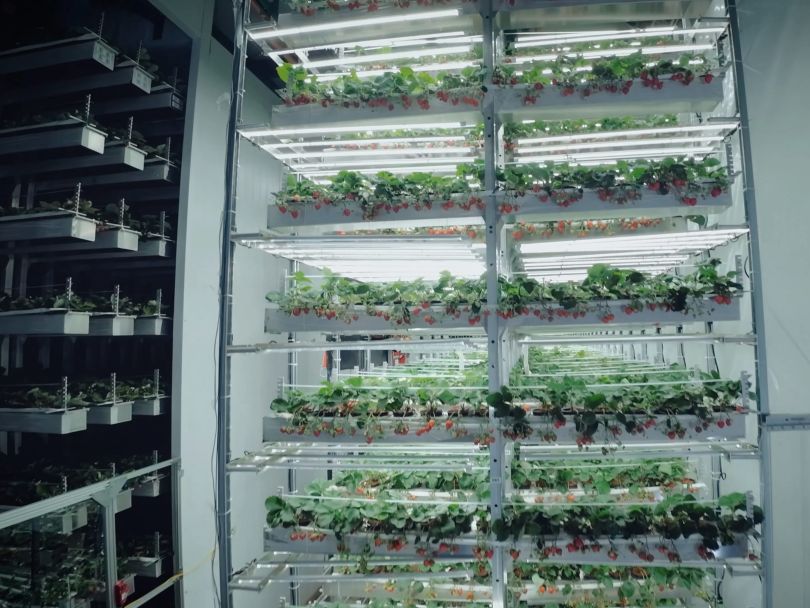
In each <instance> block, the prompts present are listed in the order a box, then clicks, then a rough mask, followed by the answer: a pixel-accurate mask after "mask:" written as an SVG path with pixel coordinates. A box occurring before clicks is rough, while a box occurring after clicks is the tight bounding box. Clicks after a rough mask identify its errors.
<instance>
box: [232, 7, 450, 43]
mask: <svg viewBox="0 0 810 608" xmlns="http://www.w3.org/2000/svg"><path fill="white" fill-rule="evenodd" d="M459 14H460V11H459V9H447V10H441V11H413V12H406V13H402V14H398V15H387V16H380V17H369V18H366V19H345V20H340V21H329V22H328V23H315V24H313V25H301V26H298V27H288V28H282V29H258V28H257V29H249V30H248V35H249V36H250V37H251V38H253V40H266V39H268V38H284V37H285V36H295V35H297V34H316V33H318V32H328V31H331V30H338V29H340V30H346V29H355V28H359V27H373V26H376V25H385V24H387V23H402V22H404V21H429V20H432V19H442V18H444V17H457V16H458V15H459Z"/></svg>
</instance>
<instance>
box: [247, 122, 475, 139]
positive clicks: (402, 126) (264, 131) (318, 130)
mask: <svg viewBox="0 0 810 608" xmlns="http://www.w3.org/2000/svg"><path fill="white" fill-rule="evenodd" d="M472 126H474V125H471V124H466V123H463V122H428V123H393V124H385V125H380V124H375V125H365V126H362V125H361V126H358V125H349V126H332V127H329V126H323V127H291V128H289V129H271V128H268V127H258V128H244V129H240V130H239V133H240V134H241V135H242V136H243V137H247V138H248V139H252V138H254V137H283V136H294V137H298V136H300V137H303V136H304V135H324V134H327V133H363V132H365V133H373V132H375V131H404V130H410V131H423V130H424V131H429V130H433V129H462V128H468V127H472Z"/></svg>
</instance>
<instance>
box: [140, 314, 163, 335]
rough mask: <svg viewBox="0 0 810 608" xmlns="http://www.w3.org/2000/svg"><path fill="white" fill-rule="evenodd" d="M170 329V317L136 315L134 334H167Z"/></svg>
mask: <svg viewBox="0 0 810 608" xmlns="http://www.w3.org/2000/svg"><path fill="white" fill-rule="evenodd" d="M171 331H172V320H171V317H159V316H151V317H136V318H135V335H136V336H168V335H170V334H171Z"/></svg>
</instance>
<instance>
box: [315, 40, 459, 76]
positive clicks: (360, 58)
mask: <svg viewBox="0 0 810 608" xmlns="http://www.w3.org/2000/svg"><path fill="white" fill-rule="evenodd" d="M471 50H472V47H471V46H470V45H469V44H467V45H461V46H449V47H436V48H429V49H411V50H408V51H394V52H391V53H375V54H369V55H343V56H342V57H338V58H337V59H322V60H319V61H305V62H303V63H302V64H301V67H303V68H306V69H308V70H316V69H320V68H331V67H334V66H342V65H347V64H358V63H377V62H385V61H394V60H397V59H411V58H415V57H432V56H436V55H461V54H462V53H469V52H470V51H471Z"/></svg>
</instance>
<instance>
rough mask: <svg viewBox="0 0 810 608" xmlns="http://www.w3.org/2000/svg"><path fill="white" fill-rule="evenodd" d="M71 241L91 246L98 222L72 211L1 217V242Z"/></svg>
mask: <svg viewBox="0 0 810 608" xmlns="http://www.w3.org/2000/svg"><path fill="white" fill-rule="evenodd" d="M56 239H69V240H79V241H85V242H86V244H90V243H92V242H93V241H94V240H95V239H96V223H95V222H94V221H93V220H91V219H90V218H89V217H85V216H82V215H77V214H75V213H72V212H70V211H51V212H46V213H34V214H30V215H16V216H8V217H2V218H0V241H4V242H11V241H47V240H56Z"/></svg>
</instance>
